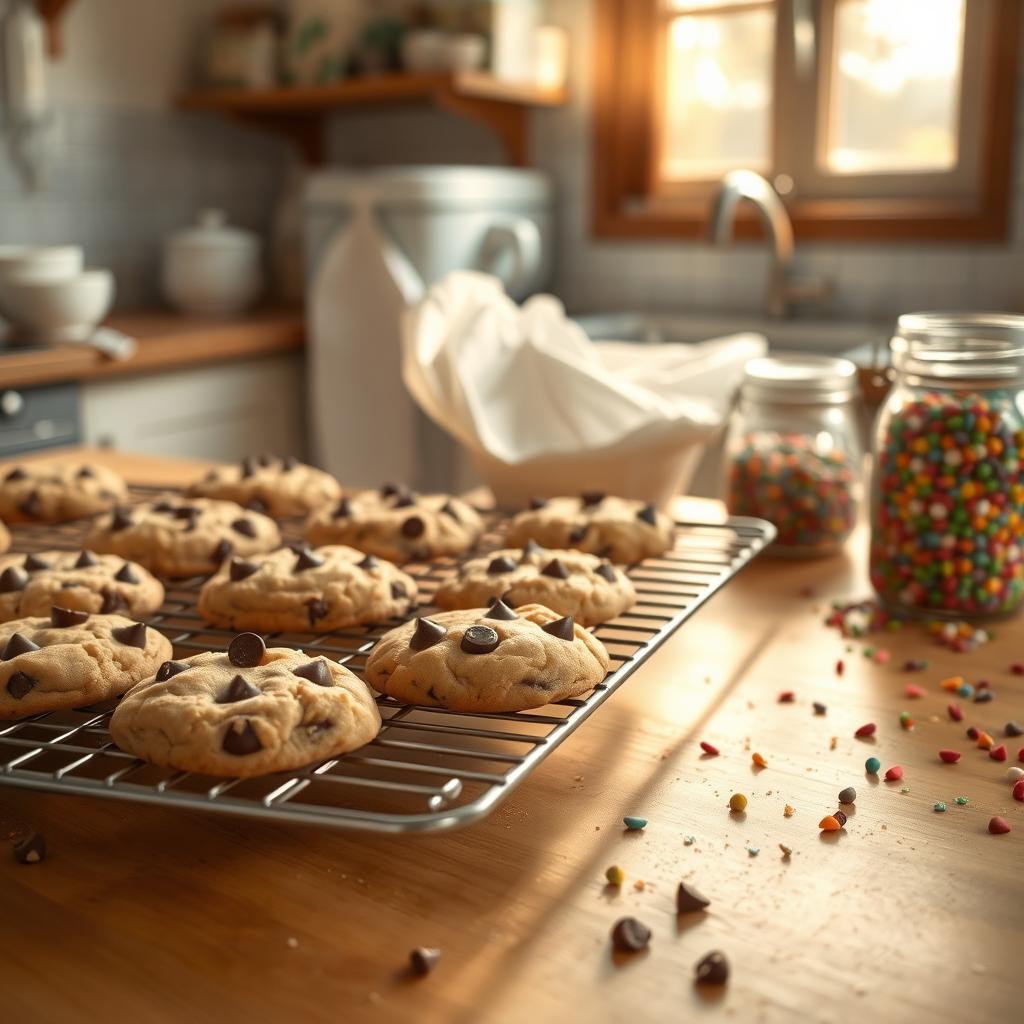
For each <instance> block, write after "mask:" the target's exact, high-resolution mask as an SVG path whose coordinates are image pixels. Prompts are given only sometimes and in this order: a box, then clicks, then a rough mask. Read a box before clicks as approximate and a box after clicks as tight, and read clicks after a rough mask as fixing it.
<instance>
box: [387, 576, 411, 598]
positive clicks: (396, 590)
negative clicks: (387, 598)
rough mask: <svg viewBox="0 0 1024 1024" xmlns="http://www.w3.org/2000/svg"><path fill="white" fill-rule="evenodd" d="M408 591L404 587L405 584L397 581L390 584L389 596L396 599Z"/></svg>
mask: <svg viewBox="0 0 1024 1024" xmlns="http://www.w3.org/2000/svg"><path fill="white" fill-rule="evenodd" d="M408 593H409V592H408V591H407V590H406V589H405V585H404V584H402V583H399V582H397V581H396V582H394V583H392V584H391V596H392V597H393V598H394V599H395V600H396V601H397V600H399V599H400V598H403V597H405V596H406V595H407V594H408Z"/></svg>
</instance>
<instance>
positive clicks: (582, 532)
mask: <svg viewBox="0 0 1024 1024" xmlns="http://www.w3.org/2000/svg"><path fill="white" fill-rule="evenodd" d="M589 529H590V527H589V526H585V525H583V524H582V523H581V524H580V525H579V526H574V527H573V528H572V529H571V530H570V531H569V537H568V540H569V543H570V544H579V542H580V541H581V540H583V538H584V537H586V535H587V530H589Z"/></svg>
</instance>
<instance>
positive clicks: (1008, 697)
mask: <svg viewBox="0 0 1024 1024" xmlns="http://www.w3.org/2000/svg"><path fill="white" fill-rule="evenodd" d="M113 461H114V463H115V464H117V465H120V466H121V467H122V468H126V467H128V466H130V465H131V462H125V461H124V457H120V459H117V458H115V459H114V460H113ZM134 464H135V465H136V466H139V467H141V466H145V467H148V468H147V469H146V472H147V478H149V479H152V475H154V474H157V473H158V472H160V471H161V470H164V471H165V478H166V479H167V481H168V482H176V481H177V482H180V481H182V480H185V479H189V478H191V477H192V476H193V475H194V474H195V472H196V471H197V470H198V469H199V468H200V467H198V466H196V465H189V464H186V463H183V462H180V461H178V462H176V463H174V464H167V465H166V467H163V466H162V465H161V464H160V463H159V462H158V461H157V460H148V459H147V460H144V461H143V462H135V463H134ZM865 539H866V538H865V536H864V534H863V532H861V533H859V534H858V535H857V536H855V538H854V539H853V542H852V543H851V545H850V549H849V553H848V555H846V556H838V557H835V558H829V559H824V560H820V561H815V562H777V561H770V560H768V559H762V560H760V561H759V562H758V563H757V564H755V565H754V566H752V567H751V568H750V569H748V570H747V571H746V572H745V573H744V574H743V575H742V576H741V577H740V578H739V579H738V580H737V581H736V582H735V583H734V584H732V585H730V586H729V587H727V588H726V589H725V590H724V591H723V592H722V593H721V594H720V595H719V596H718V597H716V598H715V599H714V600H713V601H712V602H711V603H710V605H709V606H708V607H707V608H705V609H703V610H701V611H700V612H699V613H698V615H697V616H696V617H695V618H694V619H693V620H692V621H691V622H690V623H688V624H687V625H686V626H684V627H683V629H681V630H680V631H679V633H677V634H676V636H675V637H674V638H673V639H672V640H670V641H669V642H668V643H667V644H666V645H665V647H664V648H663V649H662V651H661V652H660V653H659V654H658V655H657V656H656V657H654V658H652V659H651V661H650V662H648V663H647V664H646V665H645V666H644V667H643V668H642V669H640V670H639V671H638V672H637V674H636V675H635V676H634V677H633V678H632V679H631V680H630V681H629V682H628V683H626V685H625V686H623V688H622V689H621V690H620V691H619V692H618V693H616V694H615V696H614V697H613V698H612V699H611V700H610V701H609V702H608V703H607V704H606V705H605V706H604V707H602V708H601V709H600V710H599V711H598V712H597V713H596V714H595V715H594V716H593V718H591V719H590V720H589V721H588V722H587V723H586V724H585V725H584V726H583V727H582V728H581V729H580V731H579V732H578V733H577V734H576V735H575V736H573V737H572V738H570V739H569V740H567V741H566V743H565V744H564V745H563V746H562V747H561V748H560V749H559V750H558V751H557V752H555V753H554V754H553V755H552V756H551V757H550V758H549V759H548V760H547V761H545V762H544V764H543V765H542V766H541V767H540V768H539V770H538V771H537V772H536V773H535V774H534V775H533V776H532V777H530V778H529V779H527V780H526V781H525V782H524V783H523V785H522V786H521V787H520V788H519V789H518V790H517V791H516V792H514V793H513V794H512V795H511V796H510V797H509V799H508V800H507V801H506V802H505V803H504V804H503V805H501V806H500V807H499V808H498V809H497V810H496V811H495V812H494V813H493V814H492V815H491V817H490V818H488V819H486V820H484V821H482V822H480V823H478V824H475V825H473V826H471V827H469V828H467V829H465V830H464V831H461V832H457V833H453V834H448V835H437V836H429V837H419V838H402V839H399V838H375V837H372V836H362V835H346V834H342V833H336V832H331V831H328V830H326V829H317V828H313V827H275V826H272V825H269V824H265V823H257V822H250V821H246V820H234V819H231V818H228V817H221V816H216V815H213V814H209V815H204V814H198V813H182V812H180V811H175V810H173V809H166V810H165V809H162V808H153V807H144V806H135V805H132V804H122V803H115V802H104V801H100V800H89V799H72V798H69V797H65V796H55V795H41V794H34V793H28V792H20V791H15V790H6V789H5V788H4V787H3V786H0V834H4V835H7V834H10V833H14V832H15V831H16V830H18V829H24V828H27V827H35V828H38V829H39V830H41V831H42V832H43V833H44V834H45V835H46V838H47V841H48V844H49V848H50V855H49V857H48V859H47V860H46V862H45V863H44V864H42V865H39V866H32V867H24V866H21V865H18V864H16V863H15V862H14V860H13V858H11V857H9V856H8V857H0V892H2V893H3V898H2V899H0V930H2V933H3V934H4V935H5V936H7V937H8V940H7V942H6V943H5V952H4V956H3V957H2V958H0V986H2V989H3V992H4V996H3V1005H4V1011H5V1015H6V1016H7V1017H8V1019H10V1020H12V1021H19V1022H22V1021H44V1020H45V1021H50V1020H60V1021H62V1022H65V1021H80V1020H96V1019H119V1018H128V1017H129V1015H131V1017H133V1018H135V1019H138V1020H140V1021H143V1022H147V1021H177V1020H186V1019H189V1020H192V1019H194V1020H203V1021H205V1020H211V1021H213V1020H215V1021H217V1022H218V1024H226V1022H232V1021H246V1022H249V1021H252V1020H274V1021H276V1020H296V1021H298V1020H302V1021H337V1020H344V1021H346V1022H352V1021H363V1020H367V1021H369V1020H374V1021H379V1020H387V1021H408V1022H417V1024H422V1022H434V1021H459V1022H465V1024H470V1022H473V1024H476V1022H502V1024H505V1022H530V1024H541V1022H547V1021H551V1020H558V1019H563V1020H567V1021H577V1020H579V1021H595V1022H603V1021H623V1022H626V1021H628V1022H640V1021H659V1022H660V1021H675V1020H689V1019H697V1018H700V1019H726V1020H733V1021H738V1022H743V1024H746V1022H748V1021H786V1022H791V1021H794V1020H813V1021H832V1022H840V1021H847V1020H849V1021H854V1020H856V1021H861V1020H870V1021H876V1022H877V1021H883V1022H887V1021H893V1022H896V1021H899V1022H905V1021H907V1020H912V1019H922V1020H935V1021H970V1022H971V1024H980V1022H987V1021H997V1020H999V1021H1006V1020H1011V1019H1012V1018H1013V1016H1014V1015H1015V1014H1018V1015H1019V1012H1020V999H1021V996H1020V988H1019V971H1020V968H1019V959H1020V953H1019V948H1020V941H1021V936H1022V915H1024V875H1022V872H1021V870H1020V864H1021V853H1022V850H1024V846H1022V844H1024V804H1019V803H1014V802H1013V801H1012V800H1011V799H1010V787H1009V785H1008V784H1007V783H1006V782H1005V781H1004V777H1005V774H1006V769H1007V767H1008V765H1011V764H1014V763H1015V755H1016V751H1017V748H1018V747H1019V746H1021V744H1022V743H1024V739H1017V740H1012V739H1011V740H1003V738H1002V732H1003V730H1002V726H1003V723H1004V722H1006V721H1007V720H1008V719H1017V720H1018V721H1019V720H1024V693H1022V691H1024V678H1021V677H1014V676H1011V675H1010V674H1009V671H1008V666H1009V664H1010V662H1011V661H1015V660H1022V655H1024V651H1022V648H1021V626H1020V621H1019V620H1018V621H1016V622H1014V623H1006V624H1005V625H1003V626H1001V627H997V637H996V639H995V640H993V641H992V642H991V643H989V644H987V645H985V646H982V647H980V648H979V649H978V650H976V651H975V652H974V653H972V654H953V653H950V652H948V651H946V650H945V649H944V648H941V647H938V646H936V645H934V644H933V643H932V642H931V641H930V640H929V639H928V638H926V637H925V636H924V634H923V631H922V630H921V629H920V628H918V627H912V626H908V627H906V628H905V629H903V630H902V631H900V632H897V633H891V634H885V635H883V636H881V637H872V638H870V641H869V642H870V643H873V644H875V645H879V644H884V646H885V647H886V648H888V649H889V650H890V651H891V655H892V659H891V662H890V663H889V664H888V665H879V664H875V663H873V662H871V661H869V660H867V659H866V658H864V657H863V656H862V654H861V649H862V647H863V646H864V643H863V642H857V643H853V644H852V645H850V646H852V647H853V650H852V651H847V650H846V649H845V648H846V646H847V645H846V644H845V643H844V642H843V641H842V640H840V639H839V637H838V636H837V634H836V633H835V632H833V631H831V630H827V629H826V628H824V626H823V625H822V618H823V616H824V614H825V610H826V609H827V606H828V603H829V601H830V600H832V599H833V598H839V599H847V598H851V597H860V596H863V595H866V594H867V592H868V591H867V586H866V583H865V578H864V573H863V569H862V565H861V561H862V559H861V556H862V555H863V551H864V543H865ZM807 587H813V588H814V590H815V593H816V596H815V597H813V598H809V597H807V596H803V594H802V591H803V590H804V588H807ZM908 657H924V658H928V659H929V660H930V663H931V664H930V667H929V669H928V670H927V671H926V672H922V673H918V674H914V675H909V674H905V673H903V672H901V671H900V668H899V666H900V665H901V663H902V662H903V660H904V659H905V658H908ZM837 658H843V659H844V660H845V664H846V672H845V674H844V676H843V677H842V678H838V677H837V676H836V673H835V671H834V665H835V662H836V659H837ZM954 673H955V674H959V675H963V676H965V677H966V678H967V679H969V680H971V681H977V680H979V679H981V678H986V679H988V680H990V681H991V684H992V687H993V689H994V690H996V692H997V695H998V696H997V698H996V700H994V701H993V702H991V703H989V704H979V705H975V704H972V703H970V702H969V701H963V700H961V701H960V703H961V704H962V706H963V708H964V711H965V720H964V722H963V723H962V724H960V725H957V724H954V723H952V722H950V721H949V720H948V719H947V716H946V711H945V708H946V704H947V702H948V694H946V693H945V692H944V691H942V690H940V689H939V687H938V683H939V680H940V679H942V678H943V677H945V676H947V675H952V674H954ZM911 681H913V682H915V683H918V684H920V685H921V686H923V687H924V688H925V690H926V691H927V693H926V696H925V698H923V699H920V700H909V699H907V698H906V697H905V696H904V689H905V686H906V684H907V683H908V682H911ZM782 690H792V691H794V692H795V695H796V700H795V702H794V703H779V702H778V700H777V695H778V694H779V692H780V691H782ZM812 700H815V701H821V702H823V703H825V704H826V705H827V707H828V711H827V714H826V715H824V716H816V715H814V714H813V713H812V708H811V701H812ZM904 709H909V710H910V711H911V712H912V713H913V716H914V719H915V722H916V725H915V728H914V729H913V731H911V732H904V731H903V730H901V728H900V725H899V722H898V715H899V713H900V711H901V710H904ZM867 721H874V722H877V723H878V735H877V738H876V740H875V741H874V742H865V741H861V740H856V739H854V738H853V732H854V730H855V729H856V728H857V727H858V726H859V725H861V724H862V723H864V722H867ZM972 722H974V723H977V724H978V725H979V726H981V727H982V728H985V729H987V730H988V731H990V732H992V734H993V735H995V736H998V737H999V739H998V742H1006V743H1007V745H1008V746H1010V748H1011V755H1010V759H1009V760H1008V761H1007V762H1006V763H1005V764H998V763H996V762H995V761H993V760H991V759H990V758H989V757H988V756H987V755H986V753H985V752H984V751H980V750H978V749H976V748H975V747H974V744H973V743H972V742H971V741H969V740H968V739H967V738H966V737H965V735H964V728H965V727H966V726H967V725H969V724H971V723H972ZM833 736H834V737H836V741H835V749H832V748H831V737H833ZM701 739H707V740H709V741H711V742H712V743H714V744H716V745H717V746H719V747H720V748H721V751H722V755H721V756H720V757H717V758H705V757H702V756H701V753H700V750H699V748H698V742H699V741H700V740H701ZM940 747H953V748H955V749H958V750H961V751H963V754H964V756H963V759H962V761H961V762H960V763H959V764H957V765H944V764H941V763H940V762H939V761H938V759H937V757H936V751H937V750H938V749H939V748H940ZM755 750H756V751H758V752H760V753H762V754H763V755H764V756H765V757H766V758H767V760H768V767H767V768H766V769H764V770H762V771H757V770H755V769H753V768H752V765H751V761H750V756H751V752H752V751H755ZM871 754H875V755H877V756H878V757H879V758H880V759H881V760H882V763H883V766H885V767H887V766H889V765H891V764H893V763H900V764H902V765H903V766H904V768H905V771H906V777H905V780H904V782H903V783H902V784H898V783H897V784H893V783H886V782H882V781H879V780H877V779H872V778H868V777H866V776H865V773H864V760H865V758H866V757H868V756H869V755H871ZM847 785H853V786H854V787H856V789H857V790H858V793H859V796H858V800H857V805H856V812H855V813H851V814H850V820H849V823H848V824H847V827H846V829H845V831H843V832H842V833H838V834H830V835H826V834H821V833H819V831H818V828H817V824H818V820H819V819H820V818H821V817H822V816H823V815H824V814H826V813H829V812H831V811H832V810H834V809H835V807H836V794H837V792H838V791H839V790H840V789H841V788H843V787H844V786H847ZM903 787H906V788H908V790H909V791H908V792H906V793H903V792H901V789H902V788H903ZM737 791H739V792H743V793H745V794H746V795H747V796H748V797H749V798H750V804H749V806H748V808H747V811H746V814H745V815H743V816H737V815H731V814H730V813H729V812H728V810H727V808H726V802H727V800H728V798H729V795H730V794H731V793H733V792H737ZM958 794H965V795H967V796H969V797H970V803H969V805H968V806H966V807H959V806H957V805H956V804H955V803H954V798H955V797H956V796H957V795H958ZM936 800H944V801H945V803H946V805H947V807H948V810H947V811H946V813H944V814H939V813H936V812H934V811H933V810H932V804H933V802H934V801H936ZM787 803H789V804H791V805H792V806H793V807H794V808H795V813H794V814H793V816H792V817H791V818H786V817H784V815H783V807H784V806H785V804H787ZM626 814H638V815H643V816H644V817H646V818H648V819H649V822H650V823H649V825H648V827H647V829H646V830H645V831H644V832H642V833H631V834H628V835H626V834H624V833H623V830H622V825H621V819H622V817H623V815H626ZM994 814H1001V815H1003V816H1005V817H1006V818H1007V819H1008V820H1009V821H1010V822H1011V823H1012V825H1013V828H1014V831H1013V832H1011V833H1010V834H1008V835H1002V836H993V835H989V834H988V833H987V830H986V825H987V822H988V820H989V818H990V817H991V816H992V815H994ZM690 835H692V836H694V837H695V840H694V842H693V843H692V844H691V845H686V840H685V837H686V836H690ZM780 842H782V843H786V844H788V845H789V846H791V847H792V849H793V854H792V857H791V859H789V860H788V861H786V860H783V859H782V856H781V854H780V851H779V848H778V844H779V843H780ZM749 847H754V848H758V849H759V851H760V852H759V853H758V854H757V856H752V855H751V854H750V853H748V848H749ZM613 863H617V864H620V865H622V867H623V868H624V869H625V871H626V874H627V881H626V884H625V885H624V886H623V888H622V890H621V892H619V891H612V890H609V889H608V888H607V887H606V886H605V884H604V871H605V868H606V867H608V865H610V864H613ZM682 878H686V879H688V880H690V881H692V882H693V883H694V884H695V885H696V886H698V887H699V888H700V889H701V890H702V891H703V892H704V893H705V894H706V895H707V896H708V897H710V898H711V900H712V905H711V907H710V910H709V912H708V913H707V914H705V915H701V916H695V915H690V916H688V917H686V918H679V919H677V918H676V915H675V913H674V894H675V887H676V885H677V883H678V882H679V880H680V879H682ZM636 880H642V881H643V883H645V884H644V888H643V890H642V891H638V890H637V889H635V888H634V884H633V883H634V881H636ZM626 914H631V915H635V916H636V917H638V918H640V919H641V920H642V921H644V922H646V923H647V924H648V925H649V926H650V927H651V928H652V929H653V931H654V938H653V941H652V943H651V947H650V950H649V951H648V952H647V953H644V954H640V955H638V956H635V957H632V958H613V957H612V955H611V954H610V951H609V942H608V933H609V930H610V928H611V926H612V924H613V923H614V921H615V920H616V919H617V918H618V917H620V916H623V915H626ZM417 945H429V946H438V947H440V948H441V949H442V950H443V957H442V959H441V961H440V964H439V965H438V967H437V969H436V970H435V971H434V973H433V974H432V975H430V976H429V977H427V978H425V979H411V978H410V977H409V976H408V975H407V973H406V972H405V971H404V964H405V959H406V956H407V953H408V951H409V949H411V948H412V947H414V946H417ZM712 949H721V950H724V951H725V953H726V954H727V956H728V957H729V960H730V962H731V964H732V977H731V979H730V982H729V984H728V986H727V987H726V988H725V989H724V990H723V991H721V992H719V993H717V994H710V995H705V994H701V993H698V992H697V991H696V989H695V988H694V986H693V984H692V977H693V965H694V963H695V962H696V961H697V960H698V959H699V958H700V957H701V956H703V955H704V954H705V953H706V952H708V951H709V950H712Z"/></svg>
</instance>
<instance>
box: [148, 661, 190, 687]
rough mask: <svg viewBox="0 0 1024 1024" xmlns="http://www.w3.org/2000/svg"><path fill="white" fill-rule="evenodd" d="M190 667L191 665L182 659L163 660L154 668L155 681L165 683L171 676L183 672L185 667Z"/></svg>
mask: <svg viewBox="0 0 1024 1024" xmlns="http://www.w3.org/2000/svg"><path fill="white" fill-rule="evenodd" d="M191 667H192V666H191V665H189V664H188V663H187V662H184V661H165V662H164V663H163V664H162V665H161V666H160V667H159V668H158V669H157V670H156V681H157V682H158V683H165V682H167V680H168V679H170V678H171V677H172V676H176V675H178V673H179V672H184V671H185V669H187V668H191Z"/></svg>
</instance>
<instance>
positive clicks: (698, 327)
mask: <svg viewBox="0 0 1024 1024" xmlns="http://www.w3.org/2000/svg"><path fill="white" fill-rule="evenodd" d="M573 319H574V320H575V321H576V323H578V324H579V325H580V326H581V327H582V328H583V329H584V330H585V331H586V332H587V335H588V337H590V338H591V339H593V340H594V341H634V342H638V343H642V344H649V345H658V344H661V343H662V342H666V341H675V342H690V343H693V342H697V341H706V340H707V339H708V338H720V337H722V336H723V335H726V334H737V333H740V332H742V331H754V332H756V333H758V334H763V335H764V336H765V337H766V338H767V339H768V348H769V349H770V350H773V351H779V352H782V351H786V352H817V353H827V354H832V355H839V354H844V355H846V354H851V355H853V356H854V361H855V362H859V363H861V365H868V364H869V363H868V361H869V360H870V359H871V355H872V352H873V350H874V348H875V346H876V345H880V346H882V350H883V351H884V350H885V345H886V343H887V342H888V340H889V338H890V336H891V334H892V324H889V323H856V322H850V321H843V320H769V319H767V318H764V317H758V316H747V315H744V314H742V313H685V314H684V313H593V314H587V315H585V316H574V317H573Z"/></svg>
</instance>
